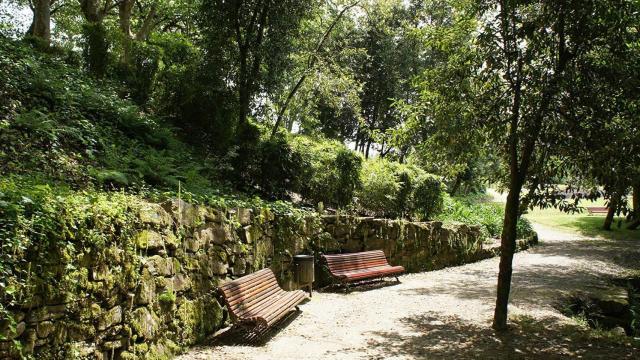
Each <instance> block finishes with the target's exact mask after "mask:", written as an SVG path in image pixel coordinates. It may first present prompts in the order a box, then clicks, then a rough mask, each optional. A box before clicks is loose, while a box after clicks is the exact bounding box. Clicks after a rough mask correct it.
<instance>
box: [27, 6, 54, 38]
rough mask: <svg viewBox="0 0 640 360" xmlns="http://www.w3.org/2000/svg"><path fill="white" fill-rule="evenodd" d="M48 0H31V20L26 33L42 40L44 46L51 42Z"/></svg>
mask: <svg viewBox="0 0 640 360" xmlns="http://www.w3.org/2000/svg"><path fill="white" fill-rule="evenodd" d="M52 3H53V1H50V0H34V2H33V21H32V23H31V26H30V27H29V30H28V31H27V34H28V35H31V36H34V37H36V38H38V39H40V40H42V42H43V44H44V45H45V46H49V44H50V43H51V4H52Z"/></svg>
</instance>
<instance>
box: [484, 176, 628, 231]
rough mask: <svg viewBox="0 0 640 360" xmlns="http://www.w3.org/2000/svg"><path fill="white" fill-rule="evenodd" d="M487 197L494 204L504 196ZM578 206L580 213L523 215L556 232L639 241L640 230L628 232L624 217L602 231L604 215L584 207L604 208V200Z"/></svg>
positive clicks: (539, 211) (495, 193)
mask: <svg viewBox="0 0 640 360" xmlns="http://www.w3.org/2000/svg"><path fill="white" fill-rule="evenodd" d="M487 195H488V196H490V197H491V198H492V199H493V201H495V202H504V201H505V200H506V194H505V193H500V192H498V191H496V190H494V189H491V188H490V189H487ZM580 206H582V207H584V208H585V209H584V211H583V212H582V213H575V214H568V213H565V212H562V211H560V210H558V209H554V208H549V209H534V210H529V212H528V213H527V214H526V215H525V218H527V219H528V220H529V221H531V222H533V223H538V224H540V225H543V226H548V227H552V228H555V229H558V230H562V231H566V232H572V233H577V234H579V235H583V236H589V237H601V238H605V239H612V240H629V239H634V240H635V239H638V240H640V230H628V229H627V228H626V227H627V225H628V223H627V222H626V221H625V218H624V217H616V218H615V219H614V221H613V224H612V226H611V231H607V230H604V229H603V228H602V226H603V225H604V218H605V215H604V214H597V215H589V212H587V210H586V207H588V206H606V204H605V200H604V199H602V198H600V199H597V200H595V201H582V202H581V203H580Z"/></svg>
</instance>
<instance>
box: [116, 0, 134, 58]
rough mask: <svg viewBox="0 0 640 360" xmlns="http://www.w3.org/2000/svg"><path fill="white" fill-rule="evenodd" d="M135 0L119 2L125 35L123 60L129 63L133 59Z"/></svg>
mask: <svg viewBox="0 0 640 360" xmlns="http://www.w3.org/2000/svg"><path fill="white" fill-rule="evenodd" d="M134 3H135V2H134V0H121V1H120V3H119V4H118V22H119V24H120V31H122V36H123V49H122V58H121V61H122V63H123V64H129V63H130V60H131V37H132V36H133V34H132V33H131V12H132V11H133V4H134Z"/></svg>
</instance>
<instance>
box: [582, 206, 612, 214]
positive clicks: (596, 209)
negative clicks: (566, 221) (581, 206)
mask: <svg viewBox="0 0 640 360" xmlns="http://www.w3.org/2000/svg"><path fill="white" fill-rule="evenodd" d="M587 211H588V212H589V215H593V214H606V213H608V212H609V208H608V207H606V206H587Z"/></svg>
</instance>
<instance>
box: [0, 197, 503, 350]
mask: <svg viewBox="0 0 640 360" xmlns="http://www.w3.org/2000/svg"><path fill="white" fill-rule="evenodd" d="M135 211H137V214H136V216H137V218H138V220H139V221H138V223H139V228H138V230H137V232H136V234H135V235H134V236H133V237H132V238H130V239H129V238H127V239H123V241H122V243H120V244H117V245H116V244H105V245H104V248H103V249H102V251H99V252H97V253H96V252H94V253H87V254H85V255H83V256H82V257H81V258H78V259H69V258H65V254H64V249H59V250H58V252H59V253H57V254H52V258H54V259H56V260H55V261H48V262H45V261H44V260H43V262H42V264H32V268H33V271H34V272H38V271H49V272H51V271H52V272H56V274H58V275H57V276H59V277H60V279H61V280H60V281H63V279H69V278H73V280H74V284H77V285H76V287H75V289H73V291H66V292H62V293H60V292H56V291H55V284H46V286H42V289H38V288H36V289H35V290H34V292H35V296H33V297H32V298H30V299H25V300H24V301H23V302H22V303H21V304H20V305H19V306H13V307H12V308H11V310H12V311H13V313H14V314H15V316H14V318H15V323H14V326H13V327H14V328H15V330H16V331H15V332H13V333H12V332H10V331H9V330H8V322H7V321H3V322H0V333H1V332H4V333H5V335H7V336H9V337H11V338H14V340H15V341H4V342H2V341H0V358H12V357H16V355H17V352H18V351H19V350H18V349H19V348H22V352H23V353H26V354H29V353H35V354H36V355H37V357H38V358H42V359H95V358H98V359H137V358H144V359H163V358H167V359H168V358H171V357H172V356H173V355H174V354H176V353H178V352H180V351H181V349H183V348H184V347H186V346H189V345H193V344H194V343H196V342H198V341H200V340H202V339H204V338H206V337H207V336H208V335H210V334H212V333H213V332H215V331H216V330H217V329H219V328H221V327H223V326H224V325H225V321H228V320H227V319H226V317H227V316H226V313H225V310H224V309H223V307H222V306H221V305H220V303H219V302H218V301H217V299H216V296H215V288H216V286H218V285H219V284H221V283H223V282H225V281H228V280H229V279H231V278H236V277H239V276H242V275H244V274H247V273H250V272H253V271H256V270H259V269H261V268H264V267H267V266H269V267H271V268H272V269H273V270H274V272H275V274H276V276H277V277H278V278H279V281H280V284H281V285H282V286H283V287H284V288H286V289H292V288H295V287H296V284H295V283H294V281H293V278H294V276H293V271H292V270H293V267H292V263H291V259H292V258H291V257H292V256H293V255H295V254H299V253H315V254H316V256H317V255H318V254H320V253H322V252H324V253H334V252H353V251H361V250H367V249H383V250H384V251H385V253H386V255H387V256H388V257H389V258H390V262H391V263H392V264H394V265H403V266H405V267H406V268H407V270H408V271H421V270H430V269H437V268H442V267H445V266H450V265H456V264H461V263H464V262H468V261H474V260H478V259H480V258H484V257H488V256H492V255H493V254H494V252H493V251H491V250H487V249H484V248H483V244H482V239H481V233H480V231H479V229H478V228H476V227H471V226H466V225H459V226H449V227H445V226H443V225H442V224H441V223H439V222H427V223H410V222H406V221H392V220H382V219H373V218H358V217H349V216H337V215H336V216H318V215H308V216H306V217H304V216H303V217H299V216H294V215H278V216H276V215H275V214H274V213H272V212H270V211H269V210H266V209H262V210H252V209H232V210H224V211H223V210H217V209H211V208H207V207H203V206H193V205H191V204H188V203H186V202H184V201H180V200H174V201H171V202H167V203H164V204H153V203H147V204H144V205H143V206H142V207H141V208H139V209H137V210H135ZM317 283H318V284H323V283H326V279H324V280H323V279H322V277H320V278H319V281H318V282H317Z"/></svg>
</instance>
